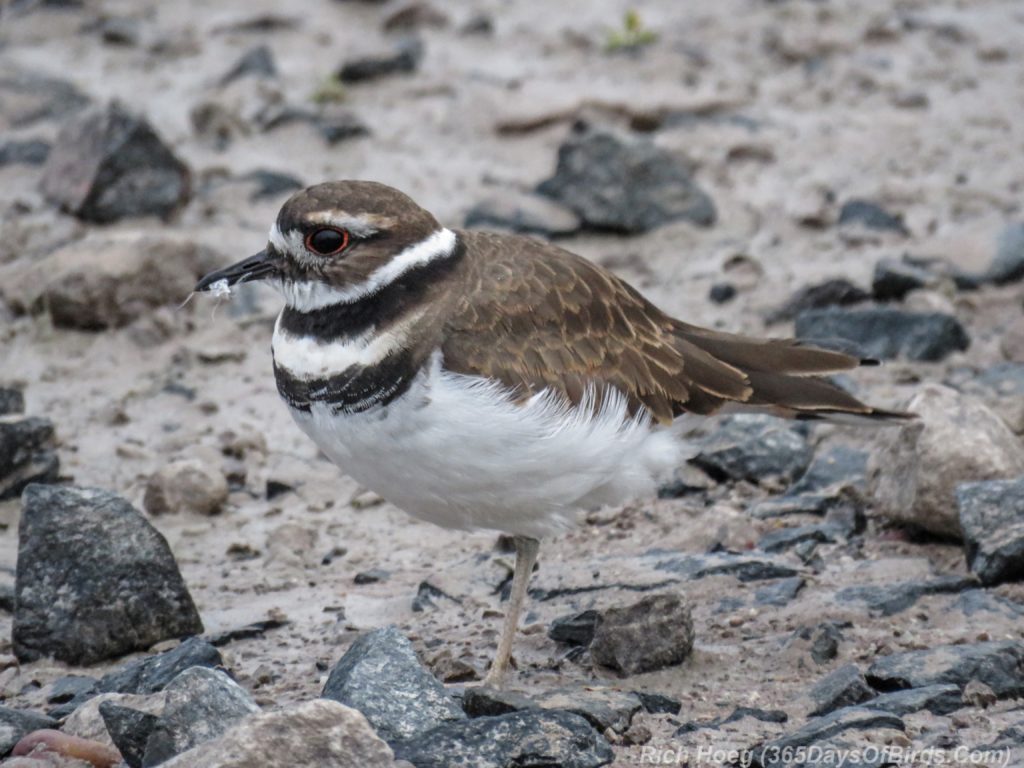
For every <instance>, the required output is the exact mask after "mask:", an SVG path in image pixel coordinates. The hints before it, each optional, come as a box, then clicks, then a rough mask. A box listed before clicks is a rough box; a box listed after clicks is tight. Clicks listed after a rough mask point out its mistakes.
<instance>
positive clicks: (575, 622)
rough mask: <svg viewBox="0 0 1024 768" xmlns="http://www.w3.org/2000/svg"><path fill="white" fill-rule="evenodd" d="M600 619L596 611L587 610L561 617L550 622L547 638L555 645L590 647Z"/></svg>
mask: <svg viewBox="0 0 1024 768" xmlns="http://www.w3.org/2000/svg"><path fill="white" fill-rule="evenodd" d="M598 621H600V617H599V615H598V612H597V611H594V610H587V611H583V612H581V613H575V614H572V615H571V616H562V617H561V618H558V619H555V620H554V621H553V622H551V627H550V628H549V629H548V637H550V638H551V639H552V640H554V641H555V642H556V643H568V644H569V645H590V641H591V640H593V639H594V630H595V629H596V628H597V623H598Z"/></svg>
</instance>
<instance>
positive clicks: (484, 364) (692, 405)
mask: <svg viewBox="0 0 1024 768" xmlns="http://www.w3.org/2000/svg"><path fill="white" fill-rule="evenodd" d="M459 235H460V237H461V238H463V239H464V241H465V243H466V245H467V253H468V254H471V256H470V258H468V259H467V261H466V264H465V270H466V273H465V274H466V282H465V283H463V285H462V287H463V288H464V289H465V292H464V293H462V294H461V295H460V296H457V297H454V299H453V306H452V311H451V312H450V313H449V314H448V316H447V319H446V321H445V326H444V334H443V336H444V342H443V344H442V353H443V356H444V366H445V368H446V369H448V370H451V371H454V372H457V373H463V374H468V375H477V376H486V377H489V378H494V379H497V380H499V381H501V382H503V383H504V384H505V385H506V386H508V387H510V388H512V389H514V390H515V391H516V392H517V393H520V396H521V397H523V398H526V397H528V396H530V395H532V394H534V393H537V392H539V391H542V390H544V389H549V390H552V391H555V392H558V393H560V394H561V395H563V396H564V397H565V398H566V399H567V400H568V401H570V402H571V403H573V404H578V403H580V402H581V400H582V399H583V396H584V394H585V393H586V392H587V390H588V388H592V389H593V390H594V392H595V393H596V394H597V395H598V397H600V395H601V393H603V392H607V390H608V388H610V387H614V388H615V389H616V390H618V391H619V392H621V393H623V394H624V395H625V396H626V398H627V400H628V403H629V406H630V409H631V412H634V413H635V412H638V411H640V410H646V411H648V412H649V413H650V414H651V416H652V417H654V418H655V419H656V420H658V421H660V422H662V423H666V422H670V421H671V420H672V419H673V418H674V417H675V416H677V415H679V414H680V413H683V412H684V411H690V412H694V413H701V414H707V413H713V412H715V411H716V410H718V409H719V408H721V407H722V406H723V405H724V404H725V403H728V402H736V403H743V404H750V405H755V406H771V407H775V409H776V410H777V411H778V412H780V413H781V414H782V415H797V414H795V413H788V412H786V409H791V410H794V411H800V412H801V413H803V412H804V411H813V410H814V409H825V411H829V410H839V411H844V412H846V411H849V412H854V413H858V414H864V415H868V414H871V413H873V409H871V408H869V407H868V406H865V405H863V404H862V403H860V402H859V401H857V400H856V399H854V398H852V397H850V396H849V395H847V394H846V393H844V392H842V391H841V390H839V389H837V388H836V387H834V386H833V385H832V384H830V383H828V382H826V381H824V380H821V379H817V378H812V377H808V376H807V375H808V374H815V373H826V372H832V371H836V370H844V369H847V368H853V367H855V366H856V365H858V364H859V362H860V361H859V360H858V359H857V358H855V357H851V356H849V355H845V354H842V353H839V352H832V351H827V350H821V349H816V348H812V347H802V346H799V345H798V344H796V343H795V342H792V341H789V340H785V341H780V340H760V339H749V338H746V337H741V336H733V335H730V334H721V333H717V332H713V331H706V330H704V329H701V328H697V327H696V326H689V325H686V324H684V323H681V322H680V321H678V320H675V319H673V318H671V317H669V316H668V315H666V314H664V313H663V312H661V311H660V310H659V309H658V308H657V307H655V306H654V305H653V304H651V303H650V302H649V301H647V300H646V299H644V298H643V297H642V296H641V295H640V294H639V293H638V292H637V291H636V290H634V289H633V288H632V287H631V286H629V285H628V284H627V283H625V282H623V281H622V280H621V279H619V278H618V277H616V276H615V275H613V274H612V273H611V272H609V271H607V270H605V269H603V268H602V267H599V266H598V265H596V264H593V263H591V262H589V261H587V260H586V259H583V258H581V257H579V256H576V255H575V254H572V253H569V252H568V251H565V250H562V249H560V248H556V247H554V246H551V245H547V244H544V243H541V242H538V241H535V240H532V239H528V238H524V237H516V236H506V235H496V234H492V233H482V232H460V233H459ZM780 377H781V378H782V379H784V380H785V381H783V382H780V381H779V379H780ZM788 382H796V383H797V384H799V386H796V387H795V389H793V392H794V393H795V394H796V399H797V402H795V403H793V404H790V403H788V402H787V400H788V399H789V398H788V392H789V391H790V387H788V386H787V383H788ZM780 384H781V386H780ZM761 387H763V388H764V391H763V392H761V393H759V392H758V389H759V388H761Z"/></svg>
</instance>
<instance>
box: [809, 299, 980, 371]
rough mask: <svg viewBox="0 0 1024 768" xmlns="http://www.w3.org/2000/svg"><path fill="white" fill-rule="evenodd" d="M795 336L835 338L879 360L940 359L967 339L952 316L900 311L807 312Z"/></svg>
mask: <svg viewBox="0 0 1024 768" xmlns="http://www.w3.org/2000/svg"><path fill="white" fill-rule="evenodd" d="M796 335H797V336H798V337H799V338H801V339H806V340H809V341H822V342H825V341H826V340H832V339H837V340H839V341H841V342H846V343H852V344H855V345H856V346H857V348H858V350H860V352H861V354H863V355H864V356H866V357H871V358H876V359H880V360H892V359H895V358H906V359H908V360H919V361H925V362H937V361H939V360H943V359H945V358H946V357H948V356H949V355H951V354H952V353H953V352H956V351H962V350H965V349H967V347H968V346H969V345H970V343H971V340H970V337H969V336H968V335H967V331H966V330H964V327H963V326H962V325H961V324H960V321H959V320H957V319H956V318H955V317H953V316H952V315H945V314H942V313H941V312H906V311H904V310H901V309H891V308H885V307H873V308H871V309H839V308H835V307H833V308H830V309H811V310H807V311H806V312H801V313H800V314H799V315H798V316H797V318H796Z"/></svg>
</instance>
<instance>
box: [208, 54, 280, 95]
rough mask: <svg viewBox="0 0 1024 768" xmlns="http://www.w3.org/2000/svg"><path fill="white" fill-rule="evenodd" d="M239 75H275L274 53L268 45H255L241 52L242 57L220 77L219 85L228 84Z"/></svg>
mask: <svg viewBox="0 0 1024 768" xmlns="http://www.w3.org/2000/svg"><path fill="white" fill-rule="evenodd" d="M240 77H260V78H271V77H277V65H276V64H275V63H274V54H273V53H271V51H270V48H269V46H267V45H266V44H261V45H257V46H254V47H252V48H250V49H249V50H247V51H246V52H245V53H243V54H242V58H240V59H239V60H238V61H237V62H235V65H234V66H233V67H231V69H229V70H228V71H227V72H225V73H224V76H223V77H222V78H221V79H220V85H221V86H225V85H228V84H229V83H232V82H234V81H235V80H237V79H238V78H240Z"/></svg>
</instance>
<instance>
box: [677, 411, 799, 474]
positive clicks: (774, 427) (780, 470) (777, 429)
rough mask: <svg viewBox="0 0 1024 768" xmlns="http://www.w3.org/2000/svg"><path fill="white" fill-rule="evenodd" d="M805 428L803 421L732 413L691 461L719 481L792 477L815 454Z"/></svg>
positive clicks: (704, 442)
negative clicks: (795, 422) (802, 424)
mask: <svg viewBox="0 0 1024 768" xmlns="http://www.w3.org/2000/svg"><path fill="white" fill-rule="evenodd" d="M805 432H806V430H805V429H804V428H803V427H802V426H801V425H793V424H791V423H789V422H786V421H782V420H780V419H776V418H773V417H771V416H761V415H758V414H740V415H737V416H729V417H727V418H725V419H723V420H722V423H721V425H720V426H719V428H718V429H717V430H716V431H715V432H713V433H712V434H710V435H709V436H708V437H707V438H705V439H704V440H703V441H702V443H701V447H700V452H699V453H698V454H697V455H696V456H695V457H694V458H692V459H690V463H691V464H694V465H695V466H697V467H699V468H700V469H702V470H704V472H706V473H707V474H708V475H710V476H711V477H713V478H714V479H716V480H720V481H721V480H750V481H752V482H757V481H759V480H764V479H767V478H782V479H784V480H792V479H793V478H795V477H797V476H799V475H800V474H801V473H803V472H804V470H806V469H807V466H808V465H809V464H810V463H811V458H812V456H813V454H814V451H813V449H812V448H811V446H810V444H809V443H808V442H807V437H806V434H805Z"/></svg>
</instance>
